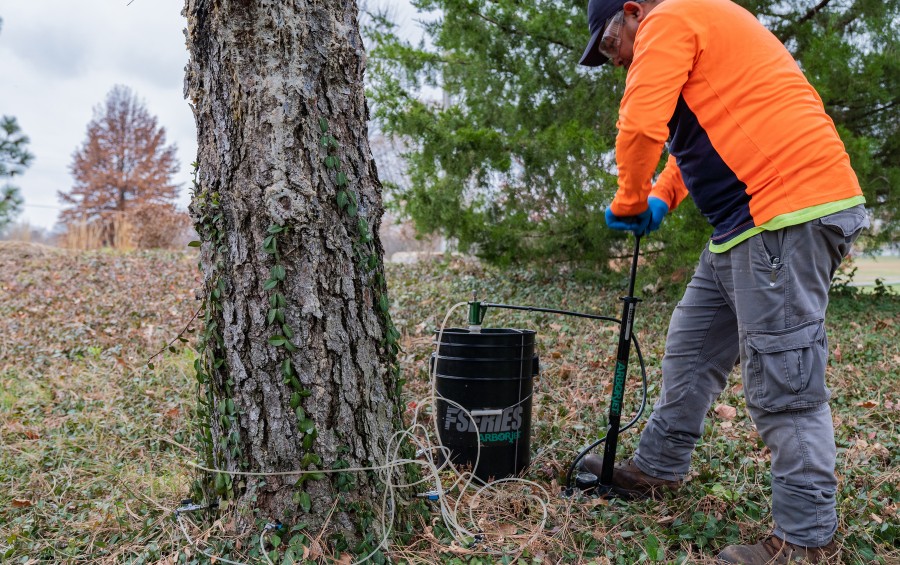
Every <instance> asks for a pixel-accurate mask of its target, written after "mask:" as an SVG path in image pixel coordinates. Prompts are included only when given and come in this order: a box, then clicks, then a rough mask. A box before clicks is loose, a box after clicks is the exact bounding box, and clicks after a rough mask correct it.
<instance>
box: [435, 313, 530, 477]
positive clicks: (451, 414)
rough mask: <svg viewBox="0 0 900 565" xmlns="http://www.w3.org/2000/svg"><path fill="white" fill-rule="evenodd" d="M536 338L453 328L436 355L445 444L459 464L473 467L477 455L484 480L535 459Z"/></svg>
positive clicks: (510, 472)
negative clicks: (533, 450) (532, 457)
mask: <svg viewBox="0 0 900 565" xmlns="http://www.w3.org/2000/svg"><path fill="white" fill-rule="evenodd" d="M436 336H437V332H436ZM534 338H535V332H534V331H533V330H517V329H503V328H489V329H483V330H481V331H480V332H472V331H469V330H467V329H461V328H449V329H445V330H444V332H443V334H441V338H440V339H441V342H440V346H439V348H438V351H437V353H435V354H433V355H432V358H431V362H432V364H433V365H432V367H434V368H435V371H434V373H435V379H436V382H435V387H436V389H437V394H438V397H439V398H438V400H437V416H438V418H437V421H438V433H439V435H440V438H441V443H442V444H443V445H444V446H445V447H447V448H449V449H450V452H451V455H450V459H451V461H453V463H454V464H458V465H464V466H473V465H475V460H476V457H477V458H478V465H477V466H476V467H475V468H474V473H475V476H477V477H478V478H479V479H481V480H483V481H487V480H490V479H501V478H504V477H509V476H512V475H517V474H519V473H520V472H521V471H522V470H523V469H525V467H527V466H528V463H529V462H530V460H531V454H530V444H531V393H532V389H533V387H534V377H535V376H536V375H537V374H538V371H539V362H538V356H537V355H536V354H535V352H534ZM434 363H437V365H436V367H435V366H434ZM443 399H447V400H443ZM449 401H452V402H449ZM454 403H456V404H454ZM457 404H458V406H457ZM466 412H469V414H466ZM479 442H480V444H481V454H480V456H479V455H478V446H479Z"/></svg>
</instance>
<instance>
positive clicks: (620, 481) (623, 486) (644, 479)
mask: <svg viewBox="0 0 900 565" xmlns="http://www.w3.org/2000/svg"><path fill="white" fill-rule="evenodd" d="M580 467H581V469H583V470H585V471H588V472H590V473H593V474H595V475H597V476H598V477H599V476H600V471H601V469H603V458H602V457H600V456H599V455H585V457H584V458H583V459H582V460H581V464H580ZM612 484H613V486H614V487H616V490H617V491H618V492H619V493H620V494H624V495H625V496H627V497H629V498H658V497H659V496H661V494H662V491H663V490H665V489H673V488H678V487H679V486H681V481H670V480H667V479H658V478H656V477H653V476H651V475H648V474H647V473H645V472H643V471H641V470H640V469H639V468H638V466H637V465H636V464H635V463H634V459H626V460H624V461H620V462H618V463H616V464H615V466H614V467H613V477H612Z"/></svg>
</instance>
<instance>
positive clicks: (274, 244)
mask: <svg viewBox="0 0 900 565" xmlns="http://www.w3.org/2000/svg"><path fill="white" fill-rule="evenodd" d="M277 248H278V240H277V239H276V238H275V236H274V235H270V236H268V237H267V238H266V239H264V240H263V251H265V252H266V253H268V254H270V255H272V254H274V253H275V252H276V251H277Z"/></svg>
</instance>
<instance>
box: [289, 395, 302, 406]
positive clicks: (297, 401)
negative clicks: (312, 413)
mask: <svg viewBox="0 0 900 565" xmlns="http://www.w3.org/2000/svg"><path fill="white" fill-rule="evenodd" d="M301 400H302V399H301V398H300V393H299V392H295V393H293V394H291V409H292V410H296V409H297V408H299V407H300V401H301Z"/></svg>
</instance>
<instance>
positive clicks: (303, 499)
mask: <svg viewBox="0 0 900 565" xmlns="http://www.w3.org/2000/svg"><path fill="white" fill-rule="evenodd" d="M299 503H300V508H302V509H303V511H304V512H309V510H310V509H311V508H312V500H310V498H309V493H308V492H301V493H300V496H299Z"/></svg>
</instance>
